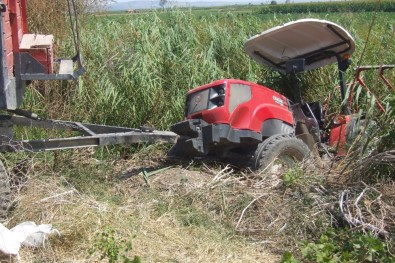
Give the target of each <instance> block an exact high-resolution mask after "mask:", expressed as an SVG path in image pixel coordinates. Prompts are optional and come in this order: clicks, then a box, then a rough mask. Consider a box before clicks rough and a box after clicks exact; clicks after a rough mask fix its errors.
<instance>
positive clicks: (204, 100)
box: [185, 84, 226, 116]
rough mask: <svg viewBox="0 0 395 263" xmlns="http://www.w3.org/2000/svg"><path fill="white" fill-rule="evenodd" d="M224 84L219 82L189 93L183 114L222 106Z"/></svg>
mask: <svg viewBox="0 0 395 263" xmlns="http://www.w3.org/2000/svg"><path fill="white" fill-rule="evenodd" d="M225 86H226V85H225V84H221V85H218V86H213V87H211V88H207V89H204V90H200V91H197V92H195V93H192V94H189V95H188V97H187V102H186V105H185V116H189V115H191V114H194V113H197V112H200V111H203V110H211V109H214V108H217V107H221V106H223V105H224V104H225Z"/></svg>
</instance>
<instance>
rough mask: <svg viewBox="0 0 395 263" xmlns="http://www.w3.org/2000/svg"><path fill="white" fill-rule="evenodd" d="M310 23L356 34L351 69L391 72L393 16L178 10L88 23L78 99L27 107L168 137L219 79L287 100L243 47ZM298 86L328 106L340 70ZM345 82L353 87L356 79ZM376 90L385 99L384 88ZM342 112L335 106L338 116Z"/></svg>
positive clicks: (59, 96) (59, 97)
mask: <svg viewBox="0 0 395 263" xmlns="http://www.w3.org/2000/svg"><path fill="white" fill-rule="evenodd" d="M306 17H313V18H321V19H327V20H330V21H334V22H336V23H339V24H340V25H342V26H344V27H345V28H346V29H347V30H349V31H350V32H351V34H352V35H353V36H354V38H355V40H356V43H357V47H356V52H355V54H354V64H353V66H356V65H358V64H360V63H362V64H381V63H386V64H388V63H391V61H393V60H394V59H395V58H394V55H393V54H395V52H394V51H395V47H394V41H393V40H392V36H393V34H392V35H391V34H390V33H391V32H393V31H392V30H393V25H394V22H395V17H394V16H393V13H389V14H388V13H379V14H373V13H349V14H348V16H347V18H345V17H346V16H340V15H339V14H325V15H323V14H291V15H290V14H288V15H276V14H270V15H262V14H258V13H252V14H251V13H249V14H248V15H245V14H240V13H236V12H234V13H232V12H229V13H224V12H222V13H221V12H218V13H217V14H215V13H214V14H213V13H212V12H208V13H207V14H206V15H204V14H202V13H201V12H200V13H199V15H197V14H195V13H194V12H193V11H177V10H176V11H167V12H157V13H155V12H154V13H147V14H138V15H108V16H103V15H100V16H98V15H89V16H87V17H85V19H84V21H83V22H84V23H83V24H82V26H81V27H82V28H81V41H82V47H83V58H84V64H85V66H86V68H87V73H86V74H85V75H84V76H83V77H82V78H81V79H80V81H79V83H78V89H77V90H75V89H74V88H73V87H68V89H70V88H71V90H74V91H75V92H70V90H67V89H65V87H59V86H58V87H53V84H52V85H51V86H50V87H46V88H45V89H44V90H45V92H42V91H40V92H36V93H34V92H32V93H31V94H29V95H28V100H27V102H26V105H30V107H33V108H35V109H38V110H40V108H41V109H44V110H43V111H44V112H46V113H48V112H50V113H51V114H49V115H51V116H52V117H59V116H66V117H71V118H72V119H73V120H80V121H90V122H97V123H105V124H111V125H125V126H131V127H138V126H140V125H143V124H150V125H153V126H155V127H156V128H158V129H167V128H168V127H169V126H170V125H171V124H172V123H175V122H177V121H180V120H182V118H183V108H184V99H185V94H186V92H187V91H188V90H189V89H191V88H193V87H196V86H199V85H203V84H206V83H208V82H210V81H213V80H216V79H220V78H238V79H244V80H248V81H253V82H259V83H261V84H265V85H267V86H269V87H272V88H274V89H277V90H279V91H281V92H283V93H285V94H286V95H289V93H290V92H289V86H290V82H289V79H287V78H286V77H284V76H281V75H280V74H278V73H276V72H273V71H270V70H268V69H266V68H264V67H262V66H260V65H258V64H257V63H255V62H253V61H252V60H251V59H249V58H248V57H247V55H246V54H245V52H244V49H243V44H244V42H245V41H246V40H247V39H248V38H249V37H251V36H253V35H255V34H258V33H260V32H261V31H263V30H266V29H269V28H271V27H273V26H277V25H281V24H283V23H285V22H288V21H292V20H296V19H299V18H306ZM372 20H373V21H374V24H373V26H372V30H371V32H370V33H369V26H370V23H371V21H372ZM391 40H392V41H391ZM365 45H366V48H365ZM62 48H63V51H64V52H65V53H68V54H70V53H72V50H73V47H72V42H71V41H70V40H65V41H63V42H62ZM362 53H363V54H362ZM391 74H392V75H391V76H390V77H391V78H392V79H394V74H393V73H391ZM300 78H301V80H302V88H303V89H304V90H305V95H306V96H307V98H308V99H310V100H321V101H323V100H324V99H325V98H326V96H327V94H328V93H329V92H331V91H332V90H333V88H334V87H335V86H336V85H337V84H338V81H337V70H336V67H335V66H329V67H326V68H323V69H318V70H315V71H313V72H309V73H307V74H303V75H301V76H300ZM348 78H349V81H351V79H352V73H351V72H349V74H348ZM377 89H378V91H380V90H381V87H380V86H378V87H377ZM33 91H37V89H36V90H35V89H33ZM55 91H56V92H55ZM287 92H288V94H287ZM54 93H55V94H56V96H54V95H53V94H54ZM291 93H292V92H291ZM70 94H72V95H70ZM378 94H382V95H383V96H381V97H384V95H385V93H383V92H378ZM32 105H33V106H32ZM34 105H35V106H34ZM37 105H39V106H37ZM338 109H340V107H338V104H337V105H336V106H335V109H334V110H335V111H336V110H338ZM60 112H62V114H60Z"/></svg>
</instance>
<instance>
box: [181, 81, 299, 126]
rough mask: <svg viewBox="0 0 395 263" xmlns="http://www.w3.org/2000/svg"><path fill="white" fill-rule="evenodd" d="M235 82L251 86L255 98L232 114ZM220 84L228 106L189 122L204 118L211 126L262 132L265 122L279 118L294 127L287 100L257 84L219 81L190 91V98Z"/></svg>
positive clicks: (244, 103)
mask: <svg viewBox="0 0 395 263" xmlns="http://www.w3.org/2000/svg"><path fill="white" fill-rule="evenodd" d="M232 83H234V84H244V85H249V86H250V87H251V93H252V97H251V100H249V101H247V102H243V103H241V104H239V105H238V106H237V107H236V108H235V109H234V110H233V112H229V110H228V109H229V101H230V99H229V96H230V94H229V93H230V84H232ZM221 84H225V85H226V89H225V90H226V93H225V104H224V105H223V106H221V107H217V108H214V109H211V110H203V111H201V112H198V113H195V114H191V115H189V116H187V118H188V119H203V120H204V121H206V122H208V123H210V124H229V125H230V126H231V127H232V128H233V129H240V130H253V131H256V132H261V127H262V123H263V122H264V121H265V120H268V119H278V120H281V121H284V122H286V123H288V124H289V125H291V126H292V125H293V124H294V118H293V115H292V112H291V111H290V110H289V106H288V100H287V98H286V97H285V96H283V95H281V94H280V93H278V92H276V91H273V90H271V89H269V88H267V87H264V86H261V85H258V84H255V83H251V82H247V81H242V80H236V79H224V80H217V81H214V82H212V83H210V84H206V85H203V86H200V87H197V88H195V89H193V90H190V91H189V92H188V95H190V94H192V93H195V92H197V91H201V90H204V89H207V88H210V87H214V86H218V85H221ZM276 100H277V102H276ZM279 100H280V101H282V104H281V103H278V101H279Z"/></svg>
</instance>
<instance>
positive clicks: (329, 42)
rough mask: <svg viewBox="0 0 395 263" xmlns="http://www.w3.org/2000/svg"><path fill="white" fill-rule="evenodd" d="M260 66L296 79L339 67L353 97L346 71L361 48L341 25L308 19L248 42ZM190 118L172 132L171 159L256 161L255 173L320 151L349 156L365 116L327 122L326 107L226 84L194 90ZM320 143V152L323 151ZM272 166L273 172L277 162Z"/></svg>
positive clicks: (241, 84)
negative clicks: (175, 136) (209, 157)
mask: <svg viewBox="0 0 395 263" xmlns="http://www.w3.org/2000/svg"><path fill="white" fill-rule="evenodd" d="M244 47H245V50H246V52H247V53H248V55H249V56H250V57H251V58H253V59H254V60H256V61H257V62H259V63H261V64H263V65H266V66H268V67H270V68H271V69H273V70H276V71H279V72H281V73H285V74H290V75H291V77H292V76H293V77H294V78H293V79H294V80H295V81H294V82H293V85H294V87H293V89H294V91H296V92H297V93H298V94H299V93H300V90H299V87H298V85H297V81H296V80H297V78H296V77H295V76H296V74H297V73H300V72H304V71H308V70H312V69H316V68H319V67H322V66H325V65H328V64H332V63H335V62H337V65H338V70H339V78H340V91H341V97H342V100H343V101H345V97H346V83H345V77H344V75H345V71H346V70H347V68H348V67H349V65H350V64H351V60H350V56H351V54H352V53H353V52H354V49H355V43H354V40H353V38H352V36H351V35H350V34H349V33H348V32H347V31H346V30H345V29H344V28H342V27H341V26H339V25H337V24H334V23H332V22H329V21H325V20H317V19H302V20H298V21H295V22H290V23H287V24H285V25H283V26H279V27H275V28H272V29H269V30H267V31H264V32H263V33H261V34H259V35H256V36H254V37H252V38H250V39H249V40H248V41H247V42H246V43H245V46H244ZM185 116H186V120H184V121H182V122H179V123H176V124H174V125H173V126H172V127H171V130H172V131H174V132H175V133H177V134H179V135H180V139H179V140H178V142H177V144H176V145H174V147H173V148H172V149H171V150H170V152H169V155H170V156H172V155H183V156H185V155H187V156H206V155H215V156H219V157H221V158H231V159H233V160H235V159H236V160H244V159H245V158H248V159H250V160H252V163H251V167H252V168H253V169H264V168H267V167H268V166H269V165H270V164H273V163H276V162H275V161H276V160H278V161H279V163H285V164H286V165H288V164H293V163H294V162H295V161H301V160H303V159H304V158H305V157H306V156H307V155H308V154H309V153H310V152H311V151H313V150H314V151H316V149H320V150H322V151H323V152H328V150H327V146H329V148H333V149H334V154H335V155H337V156H342V155H344V154H345V152H346V147H347V142H348V141H349V140H351V139H352V137H355V135H356V131H357V126H358V125H359V120H360V116H357V115H352V114H351V111H350V109H349V107H348V106H347V105H346V106H343V108H342V109H341V113H340V114H339V115H337V116H336V117H334V118H333V119H332V120H331V122H330V123H329V124H328V123H325V116H324V112H323V108H322V105H321V103H319V102H312V103H306V102H304V101H303V100H302V99H301V98H299V99H298V100H297V101H291V100H289V99H287V98H286V97H284V96H283V95H281V94H279V93H278V92H276V91H273V90H271V89H269V88H267V87H264V86H261V85H258V84H255V83H250V82H246V81H242V80H235V79H224V80H218V81H214V82H212V83H210V84H206V85H203V86H201V87H197V88H195V89H192V90H191V91H189V92H188V94H187V99H186V106H185ZM317 146H318V148H317ZM270 167H273V166H272V165H271V166H270Z"/></svg>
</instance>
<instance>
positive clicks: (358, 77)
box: [348, 65, 395, 113]
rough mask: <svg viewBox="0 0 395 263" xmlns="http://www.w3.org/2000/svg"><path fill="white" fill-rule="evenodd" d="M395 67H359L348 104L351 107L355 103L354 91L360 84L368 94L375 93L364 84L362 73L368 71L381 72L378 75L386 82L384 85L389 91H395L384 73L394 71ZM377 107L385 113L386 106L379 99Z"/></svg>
mask: <svg viewBox="0 0 395 263" xmlns="http://www.w3.org/2000/svg"><path fill="white" fill-rule="evenodd" d="M394 67H395V65H380V66H379V65H377V66H361V67H358V68H357V69H356V71H355V78H354V81H353V83H352V84H351V87H350V96H349V98H348V103H349V105H350V106H351V105H352V102H353V99H354V97H353V91H354V89H355V87H356V86H357V85H358V84H359V85H361V86H362V87H363V88H364V89H365V90H366V92H368V93H369V94H371V95H372V94H373V92H372V91H371V90H370V89H369V88H368V86H367V85H366V83H365V82H364V80H363V77H362V72H363V71H367V70H379V74H378V77H379V78H380V79H381V80H382V81H383V82H384V84H385V86H386V87H387V88H388V89H389V90H392V91H394V90H395V89H394V87H393V86H392V85H391V83H390V82H389V81H388V79H386V78H385V77H384V71H385V70H387V69H392V68H394ZM375 103H376V106H377V108H378V109H379V110H380V111H381V112H383V113H384V112H385V108H384V106H383V105H382V104H381V103H380V101H379V100H378V99H376V102H375Z"/></svg>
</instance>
